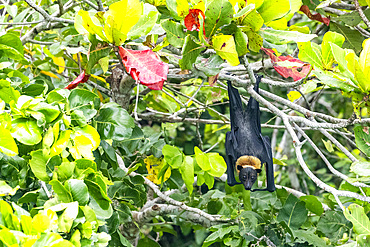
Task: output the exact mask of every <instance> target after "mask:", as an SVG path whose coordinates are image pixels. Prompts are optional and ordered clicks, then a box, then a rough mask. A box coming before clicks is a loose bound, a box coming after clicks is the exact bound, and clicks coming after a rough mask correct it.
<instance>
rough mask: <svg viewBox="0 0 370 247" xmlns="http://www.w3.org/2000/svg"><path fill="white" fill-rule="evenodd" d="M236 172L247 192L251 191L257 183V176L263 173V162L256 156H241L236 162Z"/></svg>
mask: <svg viewBox="0 0 370 247" xmlns="http://www.w3.org/2000/svg"><path fill="white" fill-rule="evenodd" d="M235 165H236V170H237V171H238V172H239V180H240V182H241V183H242V184H243V185H244V188H245V189H246V190H250V189H251V188H252V186H253V184H254V183H255V182H256V181H257V174H258V173H260V172H261V161H260V160H259V159H258V158H257V157H254V156H247V155H244V156H241V157H239V159H238V160H237V161H236V164H235Z"/></svg>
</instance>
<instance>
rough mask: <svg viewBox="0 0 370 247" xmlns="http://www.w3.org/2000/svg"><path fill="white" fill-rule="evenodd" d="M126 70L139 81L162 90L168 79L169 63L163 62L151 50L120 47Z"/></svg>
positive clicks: (154, 88) (151, 87)
mask: <svg viewBox="0 0 370 247" xmlns="http://www.w3.org/2000/svg"><path fill="white" fill-rule="evenodd" d="M119 54H120V56H121V58H122V62H123V64H124V65H125V67H126V71H127V72H128V73H129V74H130V75H131V77H132V78H133V79H134V80H136V81H138V82H139V83H141V84H143V85H146V86H148V87H149V88H150V89H153V90H162V87H163V83H164V81H165V80H167V74H168V64H166V63H164V62H162V61H161V60H160V59H159V58H158V57H157V55H156V54H155V53H154V52H153V51H151V50H143V51H136V50H128V49H125V48H123V47H119Z"/></svg>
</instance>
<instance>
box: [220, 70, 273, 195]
mask: <svg viewBox="0 0 370 247" xmlns="http://www.w3.org/2000/svg"><path fill="white" fill-rule="evenodd" d="M261 78H262V76H259V75H256V85H255V87H254V91H256V92H257V93H258V87H259V83H260V82H261ZM227 85H228V93H229V104H230V120H231V131H229V132H227V133H226V141H225V148H226V163H227V183H228V185H229V186H234V185H236V184H243V185H244V188H245V189H246V190H251V188H252V186H253V184H254V183H255V182H256V180H257V175H258V173H260V172H261V168H262V166H263V165H265V168H266V180H267V188H266V189H254V190H251V191H263V190H267V191H270V192H273V191H275V183H274V165H273V161H272V150H271V145H270V139H269V138H268V137H267V136H262V134H261V122H260V108H259V103H258V101H257V100H255V99H254V98H253V97H250V99H249V101H248V105H247V109H245V110H244V109H243V105H242V101H241V99H240V95H239V91H238V90H237V89H236V88H234V87H233V86H232V85H231V82H228V83H227ZM234 167H235V168H236V171H237V172H238V173H239V180H240V183H239V182H237V181H236V180H235V174H234Z"/></svg>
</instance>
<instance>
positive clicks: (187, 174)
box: [180, 156, 194, 194]
mask: <svg viewBox="0 0 370 247" xmlns="http://www.w3.org/2000/svg"><path fill="white" fill-rule="evenodd" d="M180 173H181V176H182V179H183V180H184V183H185V185H186V188H187V189H188V191H189V194H192V193H193V189H194V188H193V183H194V159H193V158H192V157H190V156H185V158H184V162H183V163H182V165H181V167H180Z"/></svg>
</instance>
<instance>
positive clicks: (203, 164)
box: [194, 146, 211, 171]
mask: <svg viewBox="0 0 370 247" xmlns="http://www.w3.org/2000/svg"><path fill="white" fill-rule="evenodd" d="M194 154H195V159H196V161H197V164H198V166H199V167H200V168H201V169H202V170H203V171H208V170H210V169H211V165H210V163H209V160H208V157H207V154H205V153H203V152H202V150H200V149H199V148H198V147H197V146H195V147H194Z"/></svg>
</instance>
